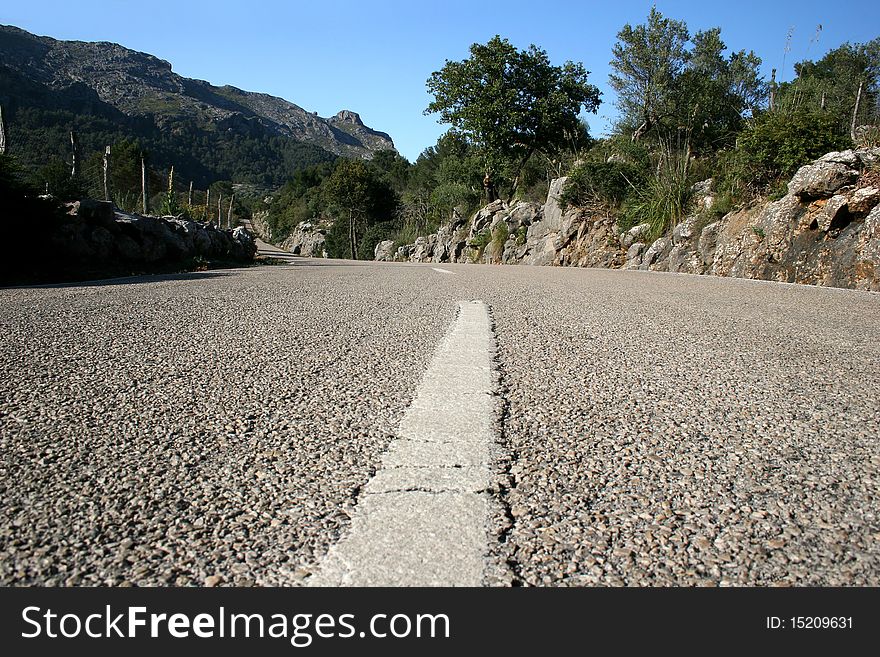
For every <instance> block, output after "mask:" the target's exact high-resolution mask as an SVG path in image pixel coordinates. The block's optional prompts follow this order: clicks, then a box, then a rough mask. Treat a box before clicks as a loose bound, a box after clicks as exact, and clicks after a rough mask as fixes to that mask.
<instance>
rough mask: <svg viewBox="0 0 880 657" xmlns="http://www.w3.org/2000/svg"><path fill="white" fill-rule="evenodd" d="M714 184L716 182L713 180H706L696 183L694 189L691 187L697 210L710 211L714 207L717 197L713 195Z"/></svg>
mask: <svg viewBox="0 0 880 657" xmlns="http://www.w3.org/2000/svg"><path fill="white" fill-rule="evenodd" d="M714 184H715V180H714V179H713V178H707V179H706V180H701V181H700V182H698V183H694V185H693V187H691V191H692V192H693V195H694V199H693V200H694V205H695V206H696V207H697V209H699V210H708V209H710V208H711V207H712V204H713V203H714V202H715V196H714V195H713V194H712V187H713V185H714Z"/></svg>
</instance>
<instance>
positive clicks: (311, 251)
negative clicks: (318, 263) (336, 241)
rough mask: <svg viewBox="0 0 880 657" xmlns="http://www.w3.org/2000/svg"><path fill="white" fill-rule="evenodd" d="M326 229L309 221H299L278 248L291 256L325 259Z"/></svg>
mask: <svg viewBox="0 0 880 657" xmlns="http://www.w3.org/2000/svg"><path fill="white" fill-rule="evenodd" d="M326 241H327V229H326V228H325V227H323V226H320V225H318V224H315V223H313V222H311V221H301V222H300V223H298V224H297V225H296V228H294V229H293V232H292V233H291V234H290V235H289V236H287V238H285V239H284V241H283V242H281V243H280V244H279V245H278V246H279V247H280V248H282V249H284V250H285V251H290V253H292V254H293V255H298V256H304V257H307V258H326V257H327V249H326Z"/></svg>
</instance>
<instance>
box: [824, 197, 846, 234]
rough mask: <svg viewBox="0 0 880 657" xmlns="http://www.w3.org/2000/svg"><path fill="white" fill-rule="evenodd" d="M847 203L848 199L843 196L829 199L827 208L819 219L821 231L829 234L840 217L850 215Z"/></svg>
mask: <svg viewBox="0 0 880 657" xmlns="http://www.w3.org/2000/svg"><path fill="white" fill-rule="evenodd" d="M847 201H848V199H847V197H846V196H843V195H841V194H837V195H835V196H832V197H831V198H830V199H828V203H826V204H825V208H824V210H823V212H822V214H821V215H820V218H819V219H818V228H819V230H821V231H822V232H826V233H827V232H828V230H829V229H830V228H831V227H832V226H833V225H835V224H834V222H835V220H836V219H838V217H840V216H842V215H844V214H848V212H847Z"/></svg>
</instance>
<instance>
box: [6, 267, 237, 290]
mask: <svg viewBox="0 0 880 657" xmlns="http://www.w3.org/2000/svg"><path fill="white" fill-rule="evenodd" d="M233 274H234V272H232V271H195V272H182V273H176V274H140V275H137V276H124V277H117V278H106V279H100V280H91V281H65V282H63V283H35V284H31V285H0V290H17V289H44V288H65V287H104V286H111V285H139V284H142V283H160V282H164V281H193V280H201V279H206V278H219V277H223V276H232V275H233Z"/></svg>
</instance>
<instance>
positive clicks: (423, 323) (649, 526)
mask: <svg viewBox="0 0 880 657" xmlns="http://www.w3.org/2000/svg"><path fill="white" fill-rule="evenodd" d="M443 267H444V268H448V269H450V270H452V271H454V272H455V275H449V274H442V273H438V272H435V271H433V270H432V269H431V268H430V266H427V265H425V266H407V265H390V264H370V265H357V266H354V265H339V264H338V263H333V262H330V263H323V262H322V263H318V262H315V261H305V262H304V261H296V263H295V265H294V266H290V267H261V268H255V269H250V270H244V271H238V272H216V273H210V274H204V275H192V276H181V277H178V278H165V279H160V278H152V279H143V282H137V283H132V282H126V283H122V284H100V285H94V286H85V287H66V288H40V289H12V290H0V327H2V330H3V332H4V336H5V341H4V344H3V346H2V347H0V436H2V438H0V458H2V461H0V499H2V506H0V583H2V584H59V585H65V584H67V585H70V584H113V585H121V584H127V583H132V584H196V585H224V584H250V583H255V584H296V583H299V582H300V581H302V580H303V579H304V578H305V577H306V576H307V575H309V574H310V573H311V572H313V570H314V568H315V565H316V563H318V562H319V561H320V559H321V558H322V557H323V555H324V554H325V553H326V551H327V549H328V548H329V547H330V545H332V544H334V543H335V542H336V541H338V539H339V537H340V536H341V535H342V534H343V533H344V532H345V531H346V530H347V528H348V526H349V514H350V513H351V510H352V507H353V506H354V504H356V502H357V499H358V495H359V492H360V489H361V487H362V486H363V485H364V484H365V483H366V481H367V480H369V478H370V476H371V475H372V474H373V472H374V471H375V468H376V467H377V465H378V463H379V462H380V460H381V453H382V451H383V450H384V449H385V447H386V446H387V445H388V443H389V441H390V439H391V437H392V435H393V431H394V428H395V426H396V425H397V423H398V422H399V420H400V418H401V417H402V415H403V411H404V409H405V407H406V405H407V404H408V402H409V400H410V398H411V396H412V394H413V392H414V390H415V387H416V384H417V383H418V379H419V377H420V376H421V374H422V372H423V371H424V369H425V367H426V366H427V363H428V361H429V360H430V358H431V355H432V352H433V350H434V349H435V347H436V345H437V341H438V340H439V338H440V336H441V335H442V334H443V333H444V331H445V330H446V328H447V327H448V326H449V324H450V323H451V321H452V319H453V317H454V314H455V308H456V302H457V301H458V300H462V299H482V300H484V301H485V302H486V303H487V304H489V306H490V309H491V313H492V318H493V321H494V325H495V331H496V341H497V347H498V355H497V367H498V370H499V374H500V386H501V388H500V390H499V393H500V395H499V397H498V417H497V418H496V421H497V427H498V432H499V437H498V440H499V443H500V445H501V447H502V448H503V450H501V451H500V452H499V458H498V459H497V462H496V463H495V470H496V475H495V476H496V483H495V486H494V487H493V491H492V492H491V494H492V496H493V500H492V502H493V505H492V506H493V508H494V509H496V511H495V513H494V517H492V518H490V519H489V530H490V534H491V538H490V540H491V542H492V544H493V548H492V551H491V554H490V555H489V556H490V564H489V566H490V567H489V568H487V583H488V584H525V585H554V586H555V585H578V586H579V585H593V584H601V585H637V586H644V585H658V586H664V585H701V584H707V585H743V584H750V585H772V584H782V585H785V584H794V585H818V584H822V585H880V518H878V509H880V495H878V492H880V485H878V484H880V473H878V471H880V442H878V441H880V395H878V393H877V391H878V390H880V339H878V327H880V296H878V295H874V294H869V293H860V292H848V291H841V290H830V289H822V288H812V287H805V286H804V287H800V286H790V285H779V284H772V283H761V282H754V281H747V280H735V279H718V278H710V277H695V276H683V275H669V274H658V273H650V272H625V271H603V270H583V269H580V270H569V269H556V268H531V267H500V266H494V267H493V266H462V265H443Z"/></svg>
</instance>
